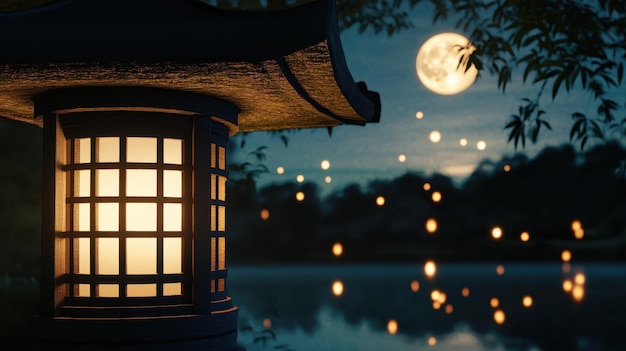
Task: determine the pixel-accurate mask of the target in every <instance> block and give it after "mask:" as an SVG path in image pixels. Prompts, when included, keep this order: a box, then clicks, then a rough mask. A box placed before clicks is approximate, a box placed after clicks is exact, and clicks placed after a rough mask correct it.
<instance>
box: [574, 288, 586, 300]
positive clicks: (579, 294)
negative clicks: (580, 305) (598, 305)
mask: <svg viewBox="0 0 626 351" xmlns="http://www.w3.org/2000/svg"><path fill="white" fill-rule="evenodd" d="M572 297H573V298H574V300H575V301H576V302H580V301H582V300H583V298H584V297H585V288H584V287H583V286H582V285H576V286H574V288H572Z"/></svg>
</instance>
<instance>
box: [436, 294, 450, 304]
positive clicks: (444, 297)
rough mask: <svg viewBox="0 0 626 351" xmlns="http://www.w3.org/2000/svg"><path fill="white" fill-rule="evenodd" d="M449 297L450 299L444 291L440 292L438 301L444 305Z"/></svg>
mask: <svg viewBox="0 0 626 351" xmlns="http://www.w3.org/2000/svg"><path fill="white" fill-rule="evenodd" d="M447 299H448V296H447V295H446V293H444V292H440V293H439V296H437V302H439V303H440V304H442V305H443V304H444V303H446V300H447Z"/></svg>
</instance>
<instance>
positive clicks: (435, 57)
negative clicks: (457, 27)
mask: <svg viewBox="0 0 626 351" xmlns="http://www.w3.org/2000/svg"><path fill="white" fill-rule="evenodd" d="M468 44H469V40H468V39H467V38H465V37H464V36H462V35H461V34H457V33H451V32H447V33H440V34H437V35H434V36H432V37H431V38H429V39H428V40H426V42H424V44H423V45H422V46H421V47H420V49H419V51H418V53H417V58H416V59H415V68H416V71H417V77H418V78H419V80H420V82H421V83H422V84H423V85H424V86H425V87H426V88H427V89H428V90H430V91H433V92H435V93H437V94H441V95H453V94H458V93H460V92H462V91H464V90H466V89H467V88H469V87H470V86H471V85H472V84H473V83H474V80H476V76H477V75H478V70H477V69H476V67H474V66H471V67H470V68H469V70H467V72H466V71H465V67H464V66H462V67H459V60H460V59H461V56H462V55H463V54H464V53H465V54H469V53H471V52H473V51H474V50H475V48H474V47H473V46H470V47H469V48H468V50H469V52H460V51H459V49H458V47H459V46H460V47H465V46H467V45H468Z"/></svg>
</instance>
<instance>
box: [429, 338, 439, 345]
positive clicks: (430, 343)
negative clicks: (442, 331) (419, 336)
mask: <svg viewBox="0 0 626 351" xmlns="http://www.w3.org/2000/svg"><path fill="white" fill-rule="evenodd" d="M435 345H437V338H436V337H434V336H431V337H429V338H428V346H435Z"/></svg>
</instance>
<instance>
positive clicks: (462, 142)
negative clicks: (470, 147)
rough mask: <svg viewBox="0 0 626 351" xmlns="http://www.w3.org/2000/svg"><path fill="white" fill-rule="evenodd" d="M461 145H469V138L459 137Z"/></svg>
mask: <svg viewBox="0 0 626 351" xmlns="http://www.w3.org/2000/svg"><path fill="white" fill-rule="evenodd" d="M459 145H461V146H467V139H465V138H461V139H459Z"/></svg>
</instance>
